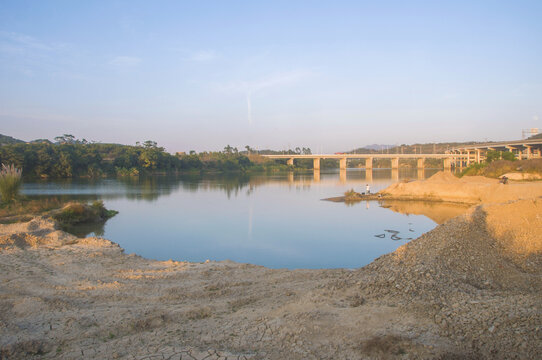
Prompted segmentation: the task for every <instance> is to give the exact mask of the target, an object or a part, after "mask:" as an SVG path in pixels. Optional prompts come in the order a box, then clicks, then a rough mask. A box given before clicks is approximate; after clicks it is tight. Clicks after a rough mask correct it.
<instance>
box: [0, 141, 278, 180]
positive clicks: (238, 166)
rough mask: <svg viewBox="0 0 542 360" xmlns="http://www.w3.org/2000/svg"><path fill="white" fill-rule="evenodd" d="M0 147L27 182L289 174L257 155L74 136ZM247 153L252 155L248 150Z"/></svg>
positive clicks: (3, 156) (0, 155) (4, 158)
mask: <svg viewBox="0 0 542 360" xmlns="http://www.w3.org/2000/svg"><path fill="white" fill-rule="evenodd" d="M55 141H56V142H55V143H52V142H51V141H49V140H47V139H40V140H35V141H31V142H28V143H25V142H20V143H14V144H4V145H2V146H0V163H4V164H14V165H15V166H16V167H18V168H22V169H23V176H24V177H27V178H36V177H41V178H47V177H50V178H70V177H102V176H137V175H140V174H153V173H166V172H177V171H245V170H268V169H278V168H285V169H286V168H288V167H287V166H286V165H284V164H281V163H280V162H279V163H276V162H275V161H268V160H266V159H264V158H262V157H261V156H259V155H255V154H252V155H250V154H248V156H246V155H244V154H241V153H240V152H239V151H237V149H236V148H232V147H231V146H229V145H228V146H227V147H225V148H224V151H222V152H220V151H219V152H203V153H199V154H196V153H195V152H193V151H191V152H190V154H184V153H178V154H176V155H171V154H169V153H168V152H166V151H165V150H164V148H162V147H159V146H158V145H157V143H156V142H154V141H150V140H149V141H145V142H144V143H143V144H139V143H138V144H137V145H135V146H132V145H120V144H102V143H89V142H88V141H86V140H84V139H82V140H78V139H76V138H75V137H73V136H72V135H64V136H59V137H56V138H55ZM249 150H251V149H250V148H249Z"/></svg>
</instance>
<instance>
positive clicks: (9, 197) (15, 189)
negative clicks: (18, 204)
mask: <svg viewBox="0 0 542 360" xmlns="http://www.w3.org/2000/svg"><path fill="white" fill-rule="evenodd" d="M22 173H23V171H22V169H18V168H16V167H15V165H13V164H11V165H8V166H6V165H4V164H2V169H1V170H0V195H1V196H2V201H3V202H5V203H10V202H12V201H13V200H15V199H16V198H17V196H19V190H20V188H21V176H22Z"/></svg>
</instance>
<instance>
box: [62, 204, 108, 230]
mask: <svg viewBox="0 0 542 360" xmlns="http://www.w3.org/2000/svg"><path fill="white" fill-rule="evenodd" d="M116 214H118V211H115V210H108V209H106V208H105V206H104V203H103V201H101V200H97V201H94V202H93V203H92V204H91V205H87V204H83V203H77V202H72V203H68V204H67V205H66V206H64V207H63V208H62V209H60V210H59V211H58V212H56V213H54V214H53V219H55V220H56V221H58V222H59V223H60V224H61V226H68V225H77V224H88V223H97V222H103V221H106V220H107V219H109V218H111V217H113V216H115V215H116Z"/></svg>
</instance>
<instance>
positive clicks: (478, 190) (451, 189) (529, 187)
mask: <svg viewBox="0 0 542 360" xmlns="http://www.w3.org/2000/svg"><path fill="white" fill-rule="evenodd" d="M380 194H381V195H382V196H383V198H384V199H386V198H387V199H399V200H433V201H450V202H462V203H470V204H476V203H502V202H507V201H511V200H518V199H530V198H534V197H540V196H542V182H531V183H508V184H506V185H504V184H500V183H499V181H498V180H497V179H489V178H485V177H482V176H464V177H462V178H461V179H459V178H456V177H455V176H454V175H452V174H451V173H448V172H438V173H436V174H435V175H433V176H432V177H430V178H429V179H427V180H421V181H413V182H408V183H396V184H393V185H391V186H389V187H387V188H386V189H384V190H382V191H381V192H380Z"/></svg>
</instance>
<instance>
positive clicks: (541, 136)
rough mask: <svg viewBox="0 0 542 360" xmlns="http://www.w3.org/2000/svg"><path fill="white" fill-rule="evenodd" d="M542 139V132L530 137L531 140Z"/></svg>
mask: <svg viewBox="0 0 542 360" xmlns="http://www.w3.org/2000/svg"><path fill="white" fill-rule="evenodd" d="M535 139H542V133H540V134H536V135H533V136H531V137H529V140H535Z"/></svg>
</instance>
